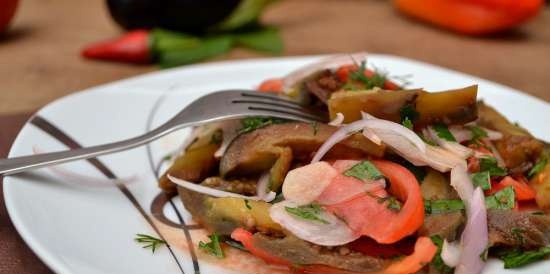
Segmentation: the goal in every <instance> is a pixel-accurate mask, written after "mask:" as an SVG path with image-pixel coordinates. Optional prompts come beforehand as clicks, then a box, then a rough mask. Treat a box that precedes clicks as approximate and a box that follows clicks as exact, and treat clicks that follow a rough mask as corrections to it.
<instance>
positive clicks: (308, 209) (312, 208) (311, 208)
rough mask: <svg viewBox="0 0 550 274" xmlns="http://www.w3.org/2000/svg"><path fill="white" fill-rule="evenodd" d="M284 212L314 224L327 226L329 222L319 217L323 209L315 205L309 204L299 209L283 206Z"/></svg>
mask: <svg viewBox="0 0 550 274" xmlns="http://www.w3.org/2000/svg"><path fill="white" fill-rule="evenodd" d="M285 210H286V211H287V212H288V213H290V214H292V215H294V216H296V217H298V218H301V219H304V220H310V221H314V222H319V223H323V224H328V223H329V222H328V221H326V220H324V219H322V218H321V217H319V214H321V212H322V211H323V209H322V208H321V207H320V206H319V205H317V204H310V205H304V206H299V207H288V206H285Z"/></svg>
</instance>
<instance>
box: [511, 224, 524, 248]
mask: <svg viewBox="0 0 550 274" xmlns="http://www.w3.org/2000/svg"><path fill="white" fill-rule="evenodd" d="M510 232H512V235H513V236H514V238H515V239H516V240H517V241H518V242H519V243H520V244H521V245H523V244H525V238H524V237H523V233H524V232H525V229H523V228H521V227H512V229H510Z"/></svg>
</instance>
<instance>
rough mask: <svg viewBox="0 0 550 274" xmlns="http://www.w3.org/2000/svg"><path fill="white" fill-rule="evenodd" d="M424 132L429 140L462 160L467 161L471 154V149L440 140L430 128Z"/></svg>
mask: <svg viewBox="0 0 550 274" xmlns="http://www.w3.org/2000/svg"><path fill="white" fill-rule="evenodd" d="M425 132H426V133H427V135H428V136H429V137H430V139H432V140H434V141H435V142H436V143H437V144H438V145H439V146H441V147H442V148H444V149H446V150H448V151H450V152H451V153H454V154H456V155H457V156H458V157H460V158H462V159H467V158H468V157H470V156H472V154H473V150H472V149H471V148H468V147H465V146H463V145H461V144H459V143H457V142H451V141H447V140H445V139H443V138H440V137H439V136H438V135H437V133H436V132H435V130H434V129H433V128H432V127H428V128H427V129H426V130H425ZM455 138H456V137H455Z"/></svg>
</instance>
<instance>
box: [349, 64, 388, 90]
mask: <svg viewBox="0 0 550 274" xmlns="http://www.w3.org/2000/svg"><path fill="white" fill-rule="evenodd" d="M366 69H367V62H365V61H361V65H360V66H359V69H358V70H356V71H352V72H351V73H350V79H351V80H355V81H359V82H362V83H363V84H364V85H365V89H372V88H374V87H379V88H383V87H384V83H385V82H386V77H385V76H384V75H382V74H380V73H377V72H374V73H373V75H372V76H371V77H367V76H366V75H365V70H366Z"/></svg>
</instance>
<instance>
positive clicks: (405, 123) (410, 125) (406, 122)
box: [401, 117, 414, 130]
mask: <svg viewBox="0 0 550 274" xmlns="http://www.w3.org/2000/svg"><path fill="white" fill-rule="evenodd" d="M401 124H403V126H404V127H406V128H408V129H410V130H412V129H413V127H414V125H413V123H412V121H411V120H410V119H409V117H405V120H403V122H401Z"/></svg>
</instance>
